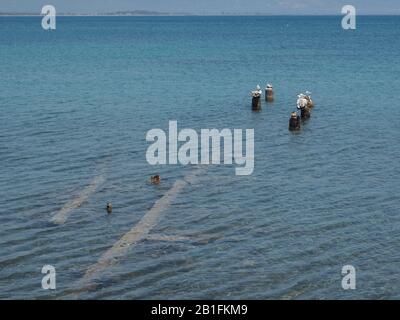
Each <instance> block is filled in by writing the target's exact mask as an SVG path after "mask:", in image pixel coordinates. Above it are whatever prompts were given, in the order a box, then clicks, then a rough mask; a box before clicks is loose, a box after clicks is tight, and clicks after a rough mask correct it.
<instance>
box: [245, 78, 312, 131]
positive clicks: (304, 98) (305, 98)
mask: <svg viewBox="0 0 400 320" xmlns="http://www.w3.org/2000/svg"><path fill="white" fill-rule="evenodd" d="M251 96H252V102H251V108H252V110H253V111H259V110H261V97H262V90H261V87H260V85H257V87H256V89H255V90H254V91H252V92H251ZM265 101H267V102H273V101H274V88H273V86H272V85H271V84H267V86H266V88H265ZM313 107H314V102H313V101H312V99H311V92H309V91H306V92H305V93H300V94H299V95H298V96H297V109H298V110H299V111H300V115H299V114H298V113H297V112H296V111H293V112H292V113H291V115H290V119H289V130H290V131H298V130H300V129H301V120H303V121H304V120H307V119H309V118H310V117H311V109H312V108H313Z"/></svg>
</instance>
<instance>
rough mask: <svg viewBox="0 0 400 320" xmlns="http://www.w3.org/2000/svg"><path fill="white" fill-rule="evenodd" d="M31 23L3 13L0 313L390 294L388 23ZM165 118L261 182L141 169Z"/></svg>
mask: <svg viewBox="0 0 400 320" xmlns="http://www.w3.org/2000/svg"><path fill="white" fill-rule="evenodd" d="M41 20H42V17H39V16H38V17H0V299H70V298H73V299H74V298H77V299H234V300H235V299H300V300H301V299H400V273H399V272H400V202H399V193H400V166H399V158H400V146H399V140H400V105H399V99H400V97H399V92H400V55H399V52H400V17H399V16H359V17H357V25H356V29H355V30H345V29H343V28H342V24H341V22H342V17H341V16H204V17H203V16H181V17H172V16H169V17H58V18H57V24H56V29H55V30H44V29H43V28H42V25H41ZM267 83H271V84H272V85H273V86H274V93H275V100H274V102H273V103H267V102H265V100H264V99H263V98H262V109H261V110H260V111H259V112H253V111H252V110H251V96H250V91H251V90H254V88H255V87H256V85H257V84H259V85H260V86H261V88H262V89H263V88H265V86H266V84H267ZM306 90H308V91H310V92H312V95H311V96H312V99H313V101H314V103H315V107H314V108H313V110H312V114H311V118H310V119H309V120H308V121H306V122H303V123H302V128H301V130H300V131H299V132H296V133H293V132H289V131H288V120H289V117H290V113H291V112H292V111H295V110H296V100H297V95H298V94H299V93H302V92H305V91H306ZM169 121H177V124H178V130H181V129H184V128H189V129H193V130H195V131H196V132H200V131H201V130H202V129H218V130H222V129H225V128H227V129H230V130H234V129H242V130H245V129H254V136H255V138H254V160H255V163H254V171H253V172H252V174H251V175H244V176H240V175H236V174H235V168H236V167H237V166H235V164H232V165H229V164H223V163H221V164H215V163H214V164H210V165H197V166H196V165H193V164H189V165H183V164H180V163H178V164H166V165H150V164H149V163H148V161H147V158H146V152H147V150H148V148H149V146H150V145H151V143H150V142H149V141H147V140H146V135H147V133H148V132H149V130H152V129H162V130H164V131H165V132H168V126H169ZM199 170H200V171H199ZM155 174H159V175H160V177H161V183H160V184H159V185H153V184H151V183H149V180H150V176H152V175H155ZM188 176H189V177H191V179H190V181H189V180H188V178H187V177H188ZM177 183H178V184H177ZM179 183H180V184H179ZM108 202H111V203H112V206H113V212H112V214H107V212H106V210H105V207H106V204H107V203H108ZM146 215H147V216H146ZM145 217H147V218H150V220H151V222H150V223H148V221H147V220H148V219H147V218H145ZM132 228H133V230H134V231H135V230H136V231H135V234H136V236H137V241H135V242H132V243H128V244H127V246H126V247H124V250H123V253H122V254H120V255H118V256H117V257H116V258H114V259H112V263H108V264H106V265H105V266H104V267H103V268H101V270H99V272H97V274H96V278H95V279H92V280H91V285H90V286H87V285H85V281H84V280H85V275H87V271H88V270H89V268H90V267H91V266H98V263H99V261H101V257H103V256H104V254H105V253H107V252H111V253H113V252H114V251H113V250H114V249H112V248H113V246H114V245H115V244H116V243H117V241H119V240H120V239H121V238H122V237H123V236H124V235H125V234H127V233H128V232H129V231H130V230H132ZM135 228H136V229H135ZM46 266H47V267H46ZM49 266H50V269H49ZM346 266H347V267H346ZM349 266H350V268H349ZM48 270H50V271H49V272H48V273H47V271H48ZM346 270H347V271H346ZM348 270H352V271H348ZM48 275H52V276H54V279H55V280H56V282H55V283H54V285H55V286H56V288H55V289H52V288H50V289H49V288H48V287H47V288H46V284H48V283H50V282H46V281H47V280H48V279H50V278H46V277H47V276H48ZM349 276H351V277H353V278H351V279H353V280H354V281H353V280H351V281H353V284H354V287H353V288H349V287H346V283H347V281H348V279H349V278H348V277H349ZM46 279H47V280H46ZM51 279H53V278H51ZM51 279H50V280H49V281H51Z"/></svg>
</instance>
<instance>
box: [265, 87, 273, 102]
mask: <svg viewBox="0 0 400 320" xmlns="http://www.w3.org/2000/svg"><path fill="white" fill-rule="evenodd" d="M265 100H266V101H267V102H272V101H274V87H273V86H272V84H267V87H266V88H265Z"/></svg>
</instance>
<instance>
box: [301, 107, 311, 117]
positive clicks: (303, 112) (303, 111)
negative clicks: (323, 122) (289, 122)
mask: <svg viewBox="0 0 400 320" xmlns="http://www.w3.org/2000/svg"><path fill="white" fill-rule="evenodd" d="M300 114H301V119H303V120H305V119H310V117H311V111H310V109H309V108H308V107H303V108H300Z"/></svg>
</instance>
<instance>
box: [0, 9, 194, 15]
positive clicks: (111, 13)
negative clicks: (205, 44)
mask: <svg viewBox="0 0 400 320" xmlns="http://www.w3.org/2000/svg"><path fill="white" fill-rule="evenodd" d="M40 15H41V14H40V12H31V13H29V12H0V16H40ZM57 15H58V16H188V15H192V14H189V13H184V12H180V13H177V12H172V13H171V12H159V11H150V10H133V11H116V12H107V13H57Z"/></svg>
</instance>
